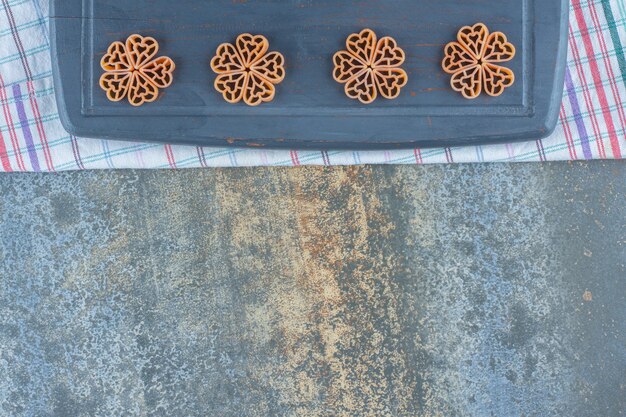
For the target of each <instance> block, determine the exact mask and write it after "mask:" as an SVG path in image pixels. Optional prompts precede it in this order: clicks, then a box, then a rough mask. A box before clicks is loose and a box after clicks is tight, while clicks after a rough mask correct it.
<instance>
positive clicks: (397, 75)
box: [374, 68, 409, 100]
mask: <svg viewBox="0 0 626 417" xmlns="http://www.w3.org/2000/svg"><path fill="white" fill-rule="evenodd" d="M374 78H375V80H376V85H377V86H378V91H379V92H380V95H381V96H383V97H385V98H387V99H390V100H392V99H394V98H397V97H398V96H399V95H400V91H402V87H404V86H405V85H407V83H408V82H409V77H408V76H407V74H406V72H405V71H404V70H403V69H401V68H376V69H374Z"/></svg>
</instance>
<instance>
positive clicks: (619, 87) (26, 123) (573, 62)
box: [0, 0, 626, 171]
mask: <svg viewBox="0 0 626 417" xmlns="http://www.w3.org/2000/svg"><path fill="white" fill-rule="evenodd" d="M47 15H48V0H0V104H1V107H2V110H1V113H0V170H2V171H63V170H76V169H99V168H188V167H209V166H258V165H291V166H294V165H309V164H310V165H349V164H364V163H374V164H427V163H452V162H495V161H554V160H577V159H621V158H622V157H623V155H624V153H625V152H626V133H625V129H626V110H625V109H624V103H625V101H624V100H625V99H626V59H625V56H624V55H625V54H624V50H623V46H624V45H626V6H625V2H624V0H572V2H571V26H570V30H569V35H570V36H569V55H568V68H567V72H566V79H565V84H566V85H565V87H566V88H565V93H564V97H563V104H562V106H561V110H560V123H559V126H558V128H557V130H556V132H555V133H554V134H553V135H552V136H551V137H549V138H547V139H544V140H539V141H534V142H526V143H516V144H509V145H490V146H475V147H458V148H457V147H455V148H445V149H443V148H442V149H413V150H393V151H367V152H365V151H362V152H353V151H328V152H319V151H295V150H294V151H269V150H254V149H230V148H202V147H192V146H172V145H158V144H143V143H139V144H138V143H129V142H116V141H107V140H96V139H84V138H77V137H74V136H71V135H69V134H68V133H67V132H65V130H64V129H63V127H62V126H61V123H60V122H59V115H58V112H57V107H56V103H55V100H54V88H53V83H52V69H51V62H50V37H49V33H48V20H47Z"/></svg>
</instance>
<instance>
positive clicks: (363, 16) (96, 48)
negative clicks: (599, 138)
mask: <svg viewBox="0 0 626 417" xmlns="http://www.w3.org/2000/svg"><path fill="white" fill-rule="evenodd" d="M51 4H52V6H53V7H52V8H51V12H50V13H51V17H52V18H51V31H52V36H51V39H52V40H53V53H52V58H53V62H55V64H56V66H55V83H56V87H57V88H56V91H57V93H58V96H57V98H58V101H59V110H60V115H61V120H62V121H63V123H64V125H65V127H66V128H67V129H68V130H69V131H70V132H72V133H75V134H76V135H79V136H87V137H98V138H111V139H129V140H142V141H166V142H167V143H194V144H203V145H224V146H243V145H250V146H271V147H284V148H285V147H286V148H294V147H298V148H357V149H370V148H384V149H389V148H394V147H412V146H416V145H419V146H433V145H436V146H443V145H451V144H461V143H462V144H470V143H487V142H503V141H506V142H510V141H513V140H523V139H527V140H528V139H535V138H538V137H543V136H546V135H548V134H549V133H550V131H551V130H552V129H553V128H554V127H555V126H556V123H557V116H558V110H559V108H560V107H559V106H560V104H561V100H562V92H563V79H564V69H565V63H566V52H567V42H566V41H567V29H568V25H567V20H568V10H569V9H568V1H567V0H497V1H485V0H463V1H459V0H436V1H424V0H419V1H416V0H393V1H389V0H366V1H346V0H341V1H338V0H316V1H310V0H307V1H302V0H280V1H277V0H254V1H231V0H212V1H206V0H178V1H174V2H166V1H159V2H157V1H154V0H134V1H132V2H129V1H127V0H98V1H95V0H52V3H51ZM477 22H484V23H485V24H487V25H488V26H489V27H490V29H491V30H493V31H503V32H504V33H506V34H507V36H508V37H509V39H510V40H511V42H513V43H514V44H515V46H516V48H517V50H518V54H517V57H516V58H515V59H514V60H513V61H511V62H507V63H506V66H507V67H510V68H511V69H512V70H514V71H515V74H516V79H517V82H516V84H515V85H514V86H513V87H511V88H509V89H507V91H506V93H505V94H503V95H502V96H500V97H498V98H492V97H487V96H484V97H481V98H480V99H478V100H474V101H468V100H466V99H464V98H463V97H462V96H461V95H460V94H458V93H456V92H454V91H452V89H451V88H450V76H449V75H448V74H446V73H445V72H444V71H443V70H442V68H441V61H442V59H443V56H444V46H445V45H446V44H447V43H448V42H451V41H454V40H455V39H456V35H457V32H458V30H459V29H460V28H461V27H463V26H465V25H473V24H475V23H477ZM365 27H370V28H371V29H373V30H375V31H376V32H377V33H378V34H379V36H381V37H382V36H393V37H394V38H395V39H396V40H397V41H398V44H399V45H400V46H401V47H402V48H403V49H404V51H405V52H406V55H407V61H406V63H405V65H404V68H405V69H406V71H407V72H408V75H409V84H408V85H407V86H406V87H405V88H404V92H403V94H401V96H400V97H398V98H397V99H396V100H391V101H390V100H383V99H380V100H377V101H376V103H374V104H372V105H369V106H363V105H361V104H359V103H357V102H354V101H353V100H350V99H348V98H346V96H345V94H344V89H343V86H342V85H340V84H338V83H336V82H335V81H334V80H333V77H332V70H333V62H332V57H333V55H334V53H335V52H337V51H339V50H342V49H345V40H346V38H347V37H348V36H349V35H350V34H351V33H355V32H359V31H360V30H362V29H364V28H365ZM249 32H252V33H254V34H263V35H265V36H267V37H268V39H269V41H270V45H271V48H272V49H273V50H277V51H280V52H281V53H282V54H283V55H285V58H286V64H287V77H286V79H285V80H284V82H283V83H281V84H280V86H278V93H277V96H276V98H275V100H274V101H273V102H272V103H271V104H266V105H262V106H260V107H257V108H248V107H247V106H240V105H239V106H233V105H229V104H228V103H225V102H224V100H223V99H222V97H221V95H220V94H219V93H217V92H216V91H215V90H214V88H213V80H214V78H215V74H213V72H212V71H211V70H210V68H209V60H210V59H211V57H212V56H213V55H214V54H215V51H216V49H217V47H218V45H220V44H221V43H223V42H233V41H234V40H235V39H236V37H237V35H239V34H241V33H249ZM132 33H140V34H143V35H146V36H147V35H150V36H153V37H155V38H156V39H158V41H159V43H160V45H161V46H162V51H161V52H162V53H163V54H165V55H168V56H170V57H171V58H173V59H174V61H175V62H176V64H177V69H176V74H175V82H174V84H173V85H172V86H171V87H169V88H168V89H166V90H165V91H164V94H163V96H162V97H161V99H160V100H158V101H157V102H155V103H152V104H150V105H146V106H143V107H142V108H139V109H136V108H132V107H131V106H130V105H129V104H128V103H124V102H122V103H111V102H109V101H108V100H107V98H106V95H105V94H104V92H103V91H101V90H100V88H99V86H98V79H99V78H100V75H101V72H102V71H101V69H100V65H99V63H100V59H101V58H102V56H103V55H104V54H105V52H106V50H107V47H108V46H109V45H110V44H111V43H112V42H114V41H123V40H125V39H126V37H127V36H129V35H130V34H132Z"/></svg>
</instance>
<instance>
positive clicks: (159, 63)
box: [139, 56, 176, 88]
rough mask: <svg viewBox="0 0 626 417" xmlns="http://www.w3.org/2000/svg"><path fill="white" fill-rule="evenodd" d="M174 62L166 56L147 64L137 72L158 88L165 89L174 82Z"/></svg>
mask: <svg viewBox="0 0 626 417" xmlns="http://www.w3.org/2000/svg"><path fill="white" fill-rule="evenodd" d="M175 69H176V65H175V64H174V61H172V60H171V59H170V58H168V57H166V56H162V57H159V58H157V59H154V60H152V61H150V62H148V63H147V64H146V65H144V66H143V67H141V69H140V70H139V71H141V73H142V74H143V75H144V76H145V77H146V78H148V79H149V80H150V81H151V82H152V83H153V84H154V85H156V86H157V87H159V88H167V87H169V86H170V85H172V82H173V81H174V70H175Z"/></svg>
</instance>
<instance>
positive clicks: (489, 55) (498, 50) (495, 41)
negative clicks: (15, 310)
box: [483, 32, 515, 62]
mask: <svg viewBox="0 0 626 417" xmlns="http://www.w3.org/2000/svg"><path fill="white" fill-rule="evenodd" d="M514 57H515V46H513V44H512V43H510V42H509V41H508V40H507V38H506V35H505V34H504V33H502V32H494V33H492V34H491V35H489V38H488V39H487V46H486V47H485V53H484V56H483V61H485V62H507V61H510V60H512V59H513V58H514Z"/></svg>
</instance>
